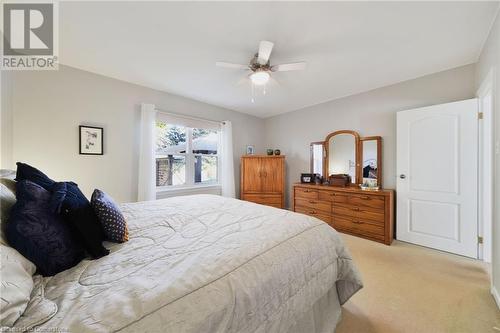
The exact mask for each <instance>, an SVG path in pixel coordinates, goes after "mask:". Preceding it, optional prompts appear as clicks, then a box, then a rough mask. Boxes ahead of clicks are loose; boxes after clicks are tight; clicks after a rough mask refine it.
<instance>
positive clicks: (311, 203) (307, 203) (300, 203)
mask: <svg viewBox="0 0 500 333" xmlns="http://www.w3.org/2000/svg"><path fill="white" fill-rule="evenodd" d="M295 206H296V207H303V208H305V209H309V208H311V209H315V210H321V211H323V212H325V213H326V214H331V212H332V204H331V202H329V201H322V200H313V199H302V198H296V199H295Z"/></svg>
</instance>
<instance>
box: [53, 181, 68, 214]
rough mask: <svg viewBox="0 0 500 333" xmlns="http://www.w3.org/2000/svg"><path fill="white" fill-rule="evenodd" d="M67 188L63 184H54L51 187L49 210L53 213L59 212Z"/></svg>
mask: <svg viewBox="0 0 500 333" xmlns="http://www.w3.org/2000/svg"><path fill="white" fill-rule="evenodd" d="M67 192H68V187H67V185H66V183H65V182H60V183H55V184H54V185H53V186H52V197H51V198H50V203H49V205H50V210H51V211H52V212H55V213H60V212H61V207H62V204H63V202H64V199H66V193H67Z"/></svg>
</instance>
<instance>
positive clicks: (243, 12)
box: [59, 2, 499, 117]
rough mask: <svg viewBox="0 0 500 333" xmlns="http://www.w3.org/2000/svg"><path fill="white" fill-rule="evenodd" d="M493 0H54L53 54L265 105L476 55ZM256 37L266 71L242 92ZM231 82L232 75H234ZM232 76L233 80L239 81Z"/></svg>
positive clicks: (305, 100) (375, 83)
mask: <svg viewBox="0 0 500 333" xmlns="http://www.w3.org/2000/svg"><path fill="white" fill-rule="evenodd" d="M498 4H499V3H498V2H371V3H369V2H315V3H311V2H258V3H257V2H216V3H213V2H212V3H207V2H189V3H186V2H184V3H181V2H147V3H145V2H142V3H141V2H104V3H103V2H61V3H60V14H59V16H60V44H59V45H60V60H61V63H63V64H66V65H69V66H73V67H77V68H81V69H84V70H88V71H91V72H95V73H99V74H102V75H106V76H110V77H113V78H117V79H121V80H125V81H129V82H133V83H137V84H140V85H144V86H148V87H152V88H155V89H159V90H164V91H167V92H171V93H174V94H178V95H181V96H185V97H189V98H192V99H196V100H200V101H203V102H207V103H210V104H214V105H218V106H222V107H226V108H229V109H233V110H237V111H241V112H245V113H249V114H253V115H256V116H259V117H268V116H272V115H276V114H280V113H284V112H288V111H292V110H297V109H300V108H303V107H306V106H310V105H314V104H318V103H321V102H325V101H328V100H332V99H336V98H339V97H343V96H347V95H352V94H355V93H359V92H363V91H367V90H371V89H374V88H378V87H382V86H386V85H390V84H393V83H397V82H401V81H404V80H408V79H412V78H416V77H419V76H423V75H426V74H430V73H434V72H438V71H442V70H446V69H449V68H453V67H458V66H461V65H465V64H469V63H474V62H476V61H477V59H478V56H479V53H480V51H481V47H482V45H483V43H484V41H485V39H486V37H487V34H488V31H489V29H490V26H491V23H492V21H493V19H494V17H495V14H496V11H497V8H498ZM261 40H269V41H272V42H274V43H275V48H274V51H273V53H272V55H271V64H276V63H283V62H294V61H307V63H308V67H307V69H306V70H305V71H301V72H283V73H275V74H273V76H274V78H275V79H276V80H277V81H278V82H279V85H277V84H270V85H269V86H268V89H267V94H266V95H265V96H263V95H260V94H259V93H257V96H256V101H255V103H252V102H251V88H250V83H249V82H248V81H245V82H244V83H241V82H240V81H241V78H242V75H243V73H242V72H240V71H237V70H228V69H223V68H216V67H215V62H216V61H228V62H236V63H242V64H245V63H248V61H249V60H250V58H251V57H252V56H253V54H254V53H255V52H256V51H257V47H258V43H259V41H261ZM239 82H240V83H239ZM238 83H239V84H238Z"/></svg>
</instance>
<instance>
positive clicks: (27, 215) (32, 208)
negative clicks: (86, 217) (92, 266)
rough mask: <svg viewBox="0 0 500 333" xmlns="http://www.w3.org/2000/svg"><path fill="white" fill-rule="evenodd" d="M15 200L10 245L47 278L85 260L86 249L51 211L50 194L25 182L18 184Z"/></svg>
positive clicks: (33, 184)
mask: <svg viewBox="0 0 500 333" xmlns="http://www.w3.org/2000/svg"><path fill="white" fill-rule="evenodd" d="M16 197H17V202H16V203H15V204H14V206H12V209H11V211H10V216H9V222H8V223H7V230H6V234H7V240H8V241H9V244H10V245H11V246H12V247H13V248H15V249H16V250H17V251H19V252H20V253H21V254H22V255H24V256H25V257H26V258H28V259H29V260H30V261H31V262H33V263H34V264H35V265H36V267H37V269H38V271H39V273H40V274H42V275H44V276H50V275H54V274H57V273H59V272H61V271H64V270H66V269H68V268H71V267H73V266H75V265H76V264H78V263H79V262H80V260H82V259H83V257H84V249H83V248H82V247H81V245H80V243H79V242H77V241H76V240H75V239H74V237H73V235H72V233H71V231H70V228H69V226H68V225H67V224H66V222H65V221H64V220H63V219H62V217H61V216H60V215H58V214H56V213H54V212H53V211H51V209H50V201H51V194H50V192H48V191H47V190H45V189H44V188H43V187H41V186H39V185H37V184H35V183H33V182H30V181H26V180H23V181H19V182H17V184H16Z"/></svg>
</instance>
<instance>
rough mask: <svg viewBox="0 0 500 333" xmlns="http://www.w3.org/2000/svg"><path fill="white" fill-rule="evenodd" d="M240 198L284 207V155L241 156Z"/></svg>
mask: <svg viewBox="0 0 500 333" xmlns="http://www.w3.org/2000/svg"><path fill="white" fill-rule="evenodd" d="M240 187H241V193H240V197H241V200H246V201H252V202H255V203H258V204H262V205H268V206H273V207H277V208H284V207H285V156H283V155H279V156H276V155H274V156H268V155H245V156H242V157H241V184H240Z"/></svg>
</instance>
